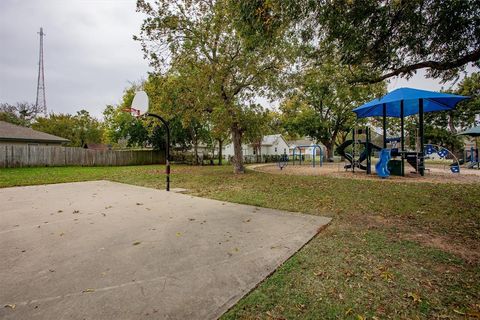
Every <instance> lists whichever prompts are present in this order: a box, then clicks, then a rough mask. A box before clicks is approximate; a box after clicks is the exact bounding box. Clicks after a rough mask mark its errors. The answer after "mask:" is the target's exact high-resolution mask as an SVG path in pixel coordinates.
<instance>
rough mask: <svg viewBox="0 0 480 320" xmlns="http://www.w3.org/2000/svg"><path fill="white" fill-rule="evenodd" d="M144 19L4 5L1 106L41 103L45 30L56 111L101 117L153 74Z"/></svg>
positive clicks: (10, 0)
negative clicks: (142, 31)
mask: <svg viewBox="0 0 480 320" xmlns="http://www.w3.org/2000/svg"><path fill="white" fill-rule="evenodd" d="M142 19H143V17H142V15H141V14H139V13H137V12H135V0H41V1H40V0H0V102H9V103H15V102H17V101H28V102H35V96H36V86H37V73H38V64H37V63H38V49H39V37H38V34H37V32H38V31H39V29H40V27H43V28H44V32H45V33H46V37H45V39H44V55H45V57H44V60H45V84H46V100H47V108H48V110H49V112H51V111H53V112H56V113H58V112H63V113H75V112H76V111H78V110H80V109H82V108H84V109H86V110H88V111H89V112H90V113H91V114H92V115H94V116H96V117H100V116H101V114H102V110H103V109H104V108H105V106H106V105H107V104H115V103H118V102H119V100H120V98H121V96H122V92H123V89H124V88H125V87H127V86H128V85H129V81H138V80H140V79H142V78H146V75H147V72H148V71H149V67H148V63H147V62H146V61H145V60H144V59H143V54H142V52H141V49H140V44H139V43H137V42H136V41H133V40H132V36H133V34H137V33H138V30H139V28H140V25H141V22H142ZM470 71H471V69H470ZM402 86H412V87H416V88H420V89H428V90H440V89H441V88H442V85H440V84H439V82H438V81H435V80H432V79H425V78H424V77H423V72H421V71H420V72H419V73H418V74H417V75H416V76H414V78H413V79H411V80H410V81H408V82H407V81H406V80H404V79H393V80H391V81H390V84H389V90H391V89H395V88H399V87H402ZM443 86H445V85H443ZM447 87H448V85H447Z"/></svg>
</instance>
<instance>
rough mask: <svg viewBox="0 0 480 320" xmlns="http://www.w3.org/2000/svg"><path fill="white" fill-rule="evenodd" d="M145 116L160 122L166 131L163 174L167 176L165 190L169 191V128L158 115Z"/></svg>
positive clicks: (148, 114)
mask: <svg viewBox="0 0 480 320" xmlns="http://www.w3.org/2000/svg"><path fill="white" fill-rule="evenodd" d="M146 115H147V116H150V117H153V118H156V119H158V120H160V121H161V122H162V123H163V125H164V126H165V128H166V129H167V143H166V144H167V145H166V150H165V164H166V168H165V174H166V176H167V187H166V190H167V191H170V127H169V125H168V122H167V121H165V119H163V118H162V117H160V116H159V115H158V114H154V113H147V114H146Z"/></svg>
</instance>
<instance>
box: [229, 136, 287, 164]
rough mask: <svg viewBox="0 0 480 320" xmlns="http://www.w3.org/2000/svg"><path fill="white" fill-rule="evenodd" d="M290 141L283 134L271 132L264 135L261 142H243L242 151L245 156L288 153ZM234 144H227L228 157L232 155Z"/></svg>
mask: <svg viewBox="0 0 480 320" xmlns="http://www.w3.org/2000/svg"><path fill="white" fill-rule="evenodd" d="M288 149H289V147H288V143H287V141H286V140H285V139H284V138H283V136H282V135H281V134H271V135H268V136H264V137H263V138H262V141H261V142H260V143H259V144H252V143H250V144H243V145H242V151H243V155H244V156H245V157H249V156H273V155H282V154H288ZM233 154H234V152H233V144H232V143H230V144H227V145H226V146H225V151H224V155H225V157H226V158H227V159H228V158H230V157H232V156H233Z"/></svg>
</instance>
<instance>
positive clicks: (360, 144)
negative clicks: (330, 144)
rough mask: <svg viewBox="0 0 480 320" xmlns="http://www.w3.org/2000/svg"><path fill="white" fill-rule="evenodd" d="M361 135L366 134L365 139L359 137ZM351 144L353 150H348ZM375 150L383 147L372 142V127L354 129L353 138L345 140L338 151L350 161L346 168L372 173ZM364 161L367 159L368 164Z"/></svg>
mask: <svg viewBox="0 0 480 320" xmlns="http://www.w3.org/2000/svg"><path fill="white" fill-rule="evenodd" d="M361 135H363V136H364V140H362V139H359V138H358V137H359V136H361ZM350 146H351V152H346V149H347V148H348V147H350ZM362 149H363V150H362ZM374 150H377V151H379V150H381V148H380V147H379V146H377V145H375V144H373V143H371V142H370V128H365V129H355V128H354V129H352V139H348V140H345V141H344V142H343V143H342V144H341V145H340V146H338V147H337V150H336V151H337V153H338V154H339V155H340V156H342V157H344V158H345V160H347V161H348V163H347V164H345V166H344V168H345V170H348V169H352V172H355V168H358V169H360V170H365V171H366V172H367V174H370V173H371V171H372V170H371V165H372V153H373V151H374ZM357 154H358V158H357ZM364 161H366V164H363V162H364Z"/></svg>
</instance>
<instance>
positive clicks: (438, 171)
mask: <svg viewBox="0 0 480 320" xmlns="http://www.w3.org/2000/svg"><path fill="white" fill-rule="evenodd" d="M343 165H344V164H343V163H325V164H323V166H322V167H320V166H318V165H317V166H316V167H313V166H311V165H309V164H303V165H291V164H289V165H288V166H287V167H285V168H283V170H280V169H279V167H278V166H277V165H276V164H264V165H255V166H251V167H249V168H251V169H252V170H255V171H258V172H264V173H272V174H279V175H299V176H329V177H334V178H342V179H361V180H374V181H382V182H383V181H385V182H401V183H403V182H415V183H456V184H472V183H480V170H468V169H465V170H462V171H461V173H460V174H454V173H451V172H449V171H448V170H449V169H448V168H444V167H443V166H441V165H432V166H431V167H430V168H429V169H428V170H427V171H426V174H425V176H424V177H422V176H420V175H418V174H415V173H412V172H408V173H406V175H405V177H398V176H390V177H389V178H388V179H382V178H380V177H378V176H377V175H376V174H375V168H374V166H372V174H371V175H367V174H366V173H365V171H355V172H351V171H346V170H345V169H344V168H343ZM410 169H411V168H407V170H410Z"/></svg>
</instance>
